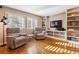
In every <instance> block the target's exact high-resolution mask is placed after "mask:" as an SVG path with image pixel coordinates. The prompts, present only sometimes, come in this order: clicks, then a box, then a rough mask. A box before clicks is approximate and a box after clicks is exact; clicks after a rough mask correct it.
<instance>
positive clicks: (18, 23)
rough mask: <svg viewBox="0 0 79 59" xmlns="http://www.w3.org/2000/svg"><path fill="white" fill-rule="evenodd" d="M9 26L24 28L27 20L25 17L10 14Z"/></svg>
mask: <svg viewBox="0 0 79 59" xmlns="http://www.w3.org/2000/svg"><path fill="white" fill-rule="evenodd" d="M7 22H8V26H9V27H12V28H16V27H19V28H24V27H25V18H24V17H23V16H19V15H15V14H9V15H8V21H7Z"/></svg>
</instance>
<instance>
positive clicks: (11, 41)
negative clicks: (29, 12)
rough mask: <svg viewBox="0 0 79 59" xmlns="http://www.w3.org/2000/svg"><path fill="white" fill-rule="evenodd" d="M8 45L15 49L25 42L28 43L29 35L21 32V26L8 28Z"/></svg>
mask: <svg viewBox="0 0 79 59" xmlns="http://www.w3.org/2000/svg"><path fill="white" fill-rule="evenodd" d="M6 32H7V36H6V38H7V46H8V48H11V49H15V48H18V47H20V46H22V45H23V44H26V41H27V35H26V34H25V33H20V29H19V28H7V31H6Z"/></svg>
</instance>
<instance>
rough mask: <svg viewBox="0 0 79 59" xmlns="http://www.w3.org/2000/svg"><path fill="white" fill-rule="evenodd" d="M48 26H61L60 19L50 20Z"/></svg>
mask: <svg viewBox="0 0 79 59" xmlns="http://www.w3.org/2000/svg"><path fill="white" fill-rule="evenodd" d="M50 28H62V20H55V21H50Z"/></svg>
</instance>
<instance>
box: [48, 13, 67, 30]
mask: <svg viewBox="0 0 79 59" xmlns="http://www.w3.org/2000/svg"><path fill="white" fill-rule="evenodd" d="M54 20H62V26H63V28H65V29H66V28H67V21H66V13H65V12H63V13H60V14H57V15H53V16H49V21H48V28H50V21H54ZM50 29H52V28H50Z"/></svg>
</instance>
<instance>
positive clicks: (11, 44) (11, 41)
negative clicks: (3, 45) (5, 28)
mask: <svg viewBox="0 0 79 59" xmlns="http://www.w3.org/2000/svg"><path fill="white" fill-rule="evenodd" d="M6 38H7V46H8V47H9V48H10V47H12V48H14V47H15V39H16V37H14V36H7V37H6Z"/></svg>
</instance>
